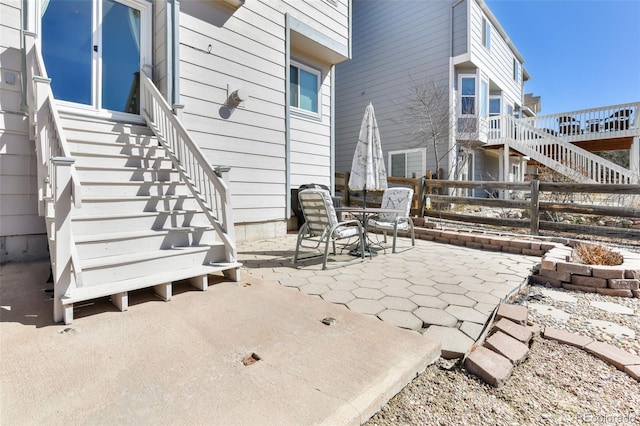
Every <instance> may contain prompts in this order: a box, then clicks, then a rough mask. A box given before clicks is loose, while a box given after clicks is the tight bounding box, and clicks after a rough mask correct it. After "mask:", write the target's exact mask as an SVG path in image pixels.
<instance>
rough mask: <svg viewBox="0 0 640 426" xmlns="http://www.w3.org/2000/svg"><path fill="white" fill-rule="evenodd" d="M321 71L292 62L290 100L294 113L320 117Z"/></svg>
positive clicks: (290, 67) (290, 68)
mask: <svg viewBox="0 0 640 426" xmlns="http://www.w3.org/2000/svg"><path fill="white" fill-rule="evenodd" d="M320 75H321V74H320V71H319V70H316V69H314V68H311V67H308V66H306V65H302V64H300V63H297V62H293V61H291V65H290V66H289V92H290V93H289V100H290V103H291V108H292V109H293V110H294V111H298V112H303V113H305V114H309V113H311V114H313V115H316V116H319V115H320V105H319V104H320V102H319V101H320V95H319V92H320Z"/></svg>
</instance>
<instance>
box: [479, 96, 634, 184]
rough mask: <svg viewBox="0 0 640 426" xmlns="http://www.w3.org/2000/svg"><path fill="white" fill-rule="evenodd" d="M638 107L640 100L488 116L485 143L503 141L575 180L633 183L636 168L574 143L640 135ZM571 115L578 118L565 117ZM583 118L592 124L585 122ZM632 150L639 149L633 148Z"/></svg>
mask: <svg viewBox="0 0 640 426" xmlns="http://www.w3.org/2000/svg"><path fill="white" fill-rule="evenodd" d="M617 111H627V112H628V115H627V116H625V118H626V121H619V119H618V118H617V117H616V112H617ZM638 112H639V104H638V103H635V104H625V105H617V106H613V107H605V108H601V109H591V110H584V111H574V112H571V113H565V114H554V115H551V116H541V117H537V118H535V119H530V118H522V119H518V118H515V117H512V116H497V117H492V118H490V119H489V125H488V128H489V130H488V141H487V143H486V146H490V145H504V146H506V147H508V148H511V149H514V150H516V151H518V152H520V153H521V154H523V155H526V156H529V157H530V158H531V159H532V160H534V161H536V162H538V163H539V164H542V165H544V166H546V167H548V168H550V169H552V170H554V171H556V172H557V173H560V174H561V175H563V176H565V177H567V178H569V179H571V180H573V181H576V182H580V183H611V184H634V183H638V182H640V174H639V173H638V172H637V171H635V170H630V169H628V168H625V167H622V166H620V165H618V164H615V163H613V162H611V161H609V160H606V159H605V158H603V157H601V156H599V155H596V154H593V153H591V152H589V151H587V150H585V149H583V148H581V147H579V146H577V145H576V144H575V143H576V142H583V141H589V140H598V139H614V138H620V137H631V138H633V137H635V138H637V137H638V136H640V127H639V126H638V124H637V121H638V120H637V117H638ZM583 116H584V117H583ZM575 117H577V118H575ZM594 117H595V118H594ZM567 118H571V120H575V121H571V122H567V121H563V120H566V119H567ZM608 120H609V121H608ZM613 120H616V121H613ZM554 123H555V128H554ZM558 123H559V124H558ZM566 123H570V124H566ZM580 123H589V124H588V127H586V128H585V126H584V125H582V126H581V124H580ZM594 123H595V124H594ZM596 125H597V127H596ZM632 155H636V156H637V155H638V154H636V153H633V152H632Z"/></svg>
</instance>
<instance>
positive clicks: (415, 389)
mask: <svg viewBox="0 0 640 426" xmlns="http://www.w3.org/2000/svg"><path fill="white" fill-rule="evenodd" d="M551 292H558V293H560V292H561V293H563V295H564V296H571V297H573V298H575V299H576V300H575V301H570V302H566V301H558V300H555V299H553V298H552V297H550V295H551ZM591 302H610V303H617V304H619V305H623V306H626V307H629V308H631V309H633V310H634V313H635V315H621V314H612V313H609V312H607V311H604V310H601V309H598V308H595V307H593V306H592V305H591ZM515 303H520V304H524V305H530V304H532V303H538V304H544V305H548V306H552V307H555V308H556V309H561V310H563V311H565V312H567V313H568V314H570V315H571V317H570V318H569V320H567V321H564V322H563V321H560V320H557V319H554V318H553V317H552V316H550V315H545V314H541V313H539V312H538V311H535V310H533V309H531V308H530V309H529V318H530V319H531V320H532V321H533V322H535V323H537V324H540V325H542V326H552V327H555V328H562V329H565V330H568V331H571V332H575V333H579V334H583V335H587V336H591V337H593V338H595V339H598V340H600V341H606V342H608V343H610V344H613V345H615V346H618V347H620V348H623V349H625V350H627V351H629V352H635V353H639V351H640V346H638V339H639V338H640V299H637V298H635V299H633V298H617V297H610V296H604V295H598V294H588V293H581V292H571V291H563V290H555V289H547V288H544V287H539V286H532V287H529V288H528V289H527V291H526V292H525V293H522V294H521V295H519V297H518V298H517V300H516V302H515ZM542 311H543V312H544V310H542ZM589 320H600V321H610V322H615V323H617V324H619V325H621V326H624V327H627V328H629V329H630V330H631V331H632V332H633V333H631V332H628V333H629V334H630V335H628V336H627V335H622V336H619V337H614V336H613V335H612V334H611V333H609V332H607V330H606V329H603V328H601V327H597V326H593V325H591V324H590V323H589ZM631 334H634V336H633V337H632V336H631ZM585 424H598V425H599V424H602V425H605V424H633V425H637V424H640V384H639V383H638V382H637V381H636V380H634V379H632V378H631V377H629V376H628V375H627V374H626V373H624V372H622V371H619V370H617V369H616V368H615V367H613V366H611V365H609V364H607V363H605V362H604V361H601V360H600V359H598V358H596V357H594V356H592V355H590V354H588V353H587V352H585V351H583V350H581V349H578V348H574V347H572V346H569V345H564V344H559V343H556V342H553V341H549V340H545V339H543V338H542V337H537V338H536V339H534V341H533V343H532V346H531V350H530V352H529V358H528V359H527V360H526V361H525V362H524V363H523V364H521V365H519V366H517V367H516V368H514V370H513V373H512V375H511V377H510V378H509V380H508V381H507V383H506V384H505V385H504V386H503V387H501V388H498V389H496V388H493V387H491V386H489V385H486V384H484V383H483V382H482V381H481V380H480V379H478V378H477V377H475V376H472V375H470V374H468V373H467V372H466V371H465V370H464V369H462V368H461V367H460V365H459V363H457V364H454V365H451V364H450V362H449V361H445V360H443V359H440V360H439V361H438V362H437V363H435V364H434V365H431V366H429V367H428V368H427V370H426V371H425V372H424V373H422V374H421V375H419V376H418V377H417V378H416V379H415V380H413V382H411V383H410V384H409V385H408V386H407V387H405V388H404V389H403V390H402V391H401V392H400V393H399V394H398V395H396V396H395V397H394V398H393V399H392V400H391V401H389V403H388V404H387V405H386V406H385V407H383V408H382V410H380V411H379V412H378V413H377V414H376V415H374V416H373V417H372V418H371V419H370V420H369V421H368V422H367V425H369V426H373V425H585Z"/></svg>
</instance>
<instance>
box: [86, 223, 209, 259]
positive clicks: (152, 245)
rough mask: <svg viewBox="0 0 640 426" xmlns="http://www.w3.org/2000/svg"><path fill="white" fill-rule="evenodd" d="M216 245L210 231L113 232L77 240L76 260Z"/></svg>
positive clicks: (190, 229)
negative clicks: (77, 257)
mask: <svg viewBox="0 0 640 426" xmlns="http://www.w3.org/2000/svg"><path fill="white" fill-rule="evenodd" d="M218 243H219V241H218V235H217V233H216V232H215V231H214V230H213V228H212V227H209V228H205V227H202V228H198V227H184V228H165V229H159V230H146V231H133V232H113V233H110V234H93V235H84V236H81V237H78V238H76V246H77V248H78V256H79V257H80V259H81V260H86V259H93V258H98V257H107V256H119V255H124V254H135V253H138V252H144V251H152V250H157V249H160V250H166V249H171V248H174V247H189V246H197V245H213V244H218Z"/></svg>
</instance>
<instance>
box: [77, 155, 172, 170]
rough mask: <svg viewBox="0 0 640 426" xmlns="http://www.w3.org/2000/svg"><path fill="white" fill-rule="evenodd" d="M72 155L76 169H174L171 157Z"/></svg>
mask: <svg viewBox="0 0 640 426" xmlns="http://www.w3.org/2000/svg"><path fill="white" fill-rule="evenodd" d="M71 155H72V156H73V157H74V158H75V159H76V167H80V166H82V167H105V168H122V167H125V168H126V167H142V168H150V169H172V168H173V163H172V162H171V159H170V158H169V157H165V156H158V155H149V156H143V155H133V154H122V153H118V154H96V153H91V154H88V153H85V152H78V151H75V152H74V151H72V152H71Z"/></svg>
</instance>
